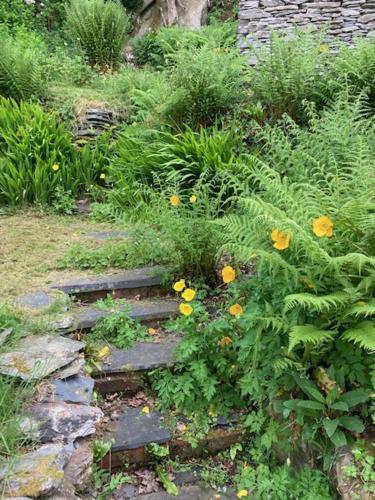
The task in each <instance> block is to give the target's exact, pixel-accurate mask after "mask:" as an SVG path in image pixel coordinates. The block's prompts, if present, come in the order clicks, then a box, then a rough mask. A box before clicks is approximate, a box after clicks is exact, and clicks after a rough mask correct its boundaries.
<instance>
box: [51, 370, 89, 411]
mask: <svg viewBox="0 0 375 500" xmlns="http://www.w3.org/2000/svg"><path fill="white" fill-rule="evenodd" d="M52 386H53V388H52V390H53V398H54V399H57V400H59V401H65V403H78V404H84V405H89V404H90V403H91V401H92V393H93V390H94V380H93V379H92V378H91V377H88V376H85V375H81V374H79V375H74V376H73V377H69V378H66V379H63V380H61V379H57V380H54V381H53V382H52Z"/></svg>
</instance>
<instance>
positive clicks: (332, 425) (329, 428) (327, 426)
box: [323, 418, 339, 438]
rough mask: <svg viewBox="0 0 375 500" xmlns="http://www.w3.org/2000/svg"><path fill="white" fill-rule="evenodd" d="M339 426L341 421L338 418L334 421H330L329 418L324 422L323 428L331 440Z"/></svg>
mask: <svg viewBox="0 0 375 500" xmlns="http://www.w3.org/2000/svg"><path fill="white" fill-rule="evenodd" d="M338 425H339V421H338V419H337V418H335V419H334V420H330V419H329V418H326V419H324V420H323V427H324V430H325V431H326V434H327V436H328V437H329V438H330V437H331V436H332V435H333V434H334V433H335V431H336V429H337V426H338Z"/></svg>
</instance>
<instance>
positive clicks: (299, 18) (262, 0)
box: [239, 0, 375, 53]
mask: <svg viewBox="0 0 375 500" xmlns="http://www.w3.org/2000/svg"><path fill="white" fill-rule="evenodd" d="M295 26H297V27H300V28H302V29H306V28H314V27H317V28H318V27H321V26H326V27H327V40H328V41H331V40H333V39H334V38H337V39H339V40H342V41H344V42H346V43H349V44H350V43H351V42H352V40H353V38H354V37H356V36H361V37H367V36H371V35H372V34H373V33H375V0H336V1H335V0H326V1H321V2H320V1H314V0H310V1H308V0H240V2H239V45H240V49H241V52H243V53H246V52H247V51H248V48H249V46H252V45H253V46H254V45H255V46H257V45H259V44H261V43H265V42H267V41H268V39H269V35H270V32H271V31H279V30H281V31H292V30H293V28H294V27H295Z"/></svg>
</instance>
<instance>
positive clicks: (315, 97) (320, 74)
mask: <svg viewBox="0 0 375 500" xmlns="http://www.w3.org/2000/svg"><path fill="white" fill-rule="evenodd" d="M327 49H328V47H327V46H326V45H324V44H323V34H321V35H320V36H317V35H315V34H314V35H312V34H311V33H303V32H300V31H298V30H296V31H294V32H293V35H292V36H291V35H288V36H287V35H281V34H278V33H272V35H271V38H270V45H269V47H265V46H262V47H260V48H257V49H253V52H252V54H253V57H255V60H256V66H254V68H253V70H252V78H251V85H250V86H251V91H252V92H253V93H254V96H253V98H254V100H259V101H260V102H261V104H262V105H263V107H264V110H265V113H266V117H268V118H269V119H272V120H276V119H278V118H280V117H281V116H282V115H283V114H284V113H287V114H288V115H289V116H291V117H292V118H293V119H295V120H298V121H303V120H304V118H305V115H304V101H305V100H307V101H313V102H315V103H316V104H317V105H318V106H321V105H322V104H323V103H325V102H326V101H327V100H328V99H329V96H327V95H326V91H327V90H326V84H325V82H324V78H325V74H326V65H327V61H328V60H329V59H330V57H331V55H330V52H329V50H327Z"/></svg>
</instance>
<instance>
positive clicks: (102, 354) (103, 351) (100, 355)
mask: <svg viewBox="0 0 375 500" xmlns="http://www.w3.org/2000/svg"><path fill="white" fill-rule="evenodd" d="M108 354H109V347H108V346H105V347H103V348H102V349H100V351H99V352H98V354H97V358H99V359H103V358H105V357H106V356H108Z"/></svg>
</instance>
